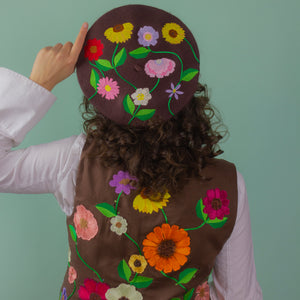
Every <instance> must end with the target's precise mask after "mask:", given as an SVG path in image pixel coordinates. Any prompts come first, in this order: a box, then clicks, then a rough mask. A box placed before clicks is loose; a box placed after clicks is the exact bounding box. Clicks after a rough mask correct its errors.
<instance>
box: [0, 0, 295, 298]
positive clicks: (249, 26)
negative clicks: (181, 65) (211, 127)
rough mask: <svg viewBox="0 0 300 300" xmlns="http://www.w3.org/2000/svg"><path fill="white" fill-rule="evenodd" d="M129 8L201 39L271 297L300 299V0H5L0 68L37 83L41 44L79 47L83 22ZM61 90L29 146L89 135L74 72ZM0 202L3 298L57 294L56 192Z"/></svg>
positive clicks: (62, 257) (63, 254)
mask: <svg viewBox="0 0 300 300" xmlns="http://www.w3.org/2000/svg"><path fill="white" fill-rule="evenodd" d="M129 3H139V4H148V5H153V6H157V7H159V8H162V9H165V10H167V11H169V12H171V13H173V14H175V15H177V16H178V17H179V18H180V19H182V21H183V22H185V23H186V24H187V25H188V26H189V28H190V29H191V30H192V32H193V33H194V35H195V37H196V39H197V41H198V44H199V49H200V54H201V59H200V60H201V82H202V83H206V84H207V85H208V87H209V88H210V92H211V101H212V103H213V104H214V105H215V106H216V107H217V108H218V109H219V111H220V112H221V114H222V117H223V121H224V123H225V124H226V125H227V126H228V128H229V131H230V137H229V138H228V139H227V140H226V142H225V143H222V144H221V147H222V149H223V150H224V151H225V153H224V154H223V155H222V156H221V157H220V158H224V159H227V160H229V161H232V162H234V163H235V164H236V166H237V169H238V170H239V171H240V172H241V173H242V175H243V176H244V179H245V181H246V186H247V191H248V198H249V205H250V215H251V222H252V235H253V243H254V254H255V261H256V269H257V278H258V281H259V283H260V285H261V287H262V290H263V294H264V299H267V300H277V299H278V300H279V299H297V295H299V288H298V287H299V269H300V259H299V253H300V241H299V221H298V216H299V211H300V210H299V209H300V204H299V203H300V201H299V200H300V199H299V180H300V174H299V170H300V160H299V152H300V142H299V129H300V122H299V113H300V104H299V101H300V97H299V95H300V93H299V87H300V80H299V77H300V76H299V69H300V60H299V54H300V42H299V37H300V18H299V10H300V1H299V0H285V1H283V0H251V1H250V0H249V1H245V0H213V1H212V0H186V1H179V0H164V1H161V0H160V1H155V0H152V1H143V2H141V1H117V0H113V1H104V0H85V1H84V0H82V1H79V0H51V1H49V0H43V1H37V0H26V1H21V0H10V1H5V0H0V33H1V35H0V37H1V42H0V43H1V44H0V45H1V46H0V66H3V67H7V68H10V69H12V70H14V71H16V72H19V73H21V74H23V75H25V76H29V75H30V72H31V68H32V64H33V62H34V59H35V56H36V54H37V53H38V51H39V50H40V49H41V48H43V47H45V46H49V45H51V46H53V45H55V44H56V43H58V42H62V43H65V42H66V41H68V40H71V41H74V40H75V37H76V35H77V32H78V30H79V28H80V26H81V24H82V23H83V22H84V21H87V22H89V24H90V25H92V24H93V22H94V21H96V20H97V18H98V17H100V16H101V15H102V14H103V13H105V12H106V11H108V10H110V9H112V8H114V7H116V6H120V5H123V4H129ZM53 93H54V94H55V95H56V96H57V97H58V100H57V102H56V103H55V105H54V106H53V107H52V108H51V109H50V111H49V112H48V113H47V115H46V116H45V117H44V118H43V120H42V121H41V122H40V123H39V124H38V125H37V126H36V127H35V128H34V129H33V130H32V131H31V132H30V133H29V134H28V135H27V136H26V138H25V140H24V142H23V143H22V144H21V145H20V147H27V146H30V145H34V144H40V143H46V142H51V141H53V140H58V139H62V138H65V137H69V136H71V135H78V134H80V132H81V131H82V121H81V115H80V113H79V109H78V107H79V104H80V102H81V100H82V92H81V89H80V87H79V85H78V83H77V79H76V76H75V74H73V75H72V76H71V77H70V78H68V79H67V80H66V81H64V82H63V83H61V84H59V85H58V86H57V87H55V88H54V90H53ZM0 101H1V99H0ZM20 101H22V99H20ZM0 167H1V166H0ZM0 205H1V206H0V236H1V242H0V245H1V246H0V298H1V299H9V300H17V299H34V300H35V299H43V300H53V299H58V294H59V288H60V285H61V284H62V281H63V276H64V273H65V270H66V267H67V249H68V245H67V227H66V225H65V215H64V213H63V212H62V211H61V209H60V207H59V206H58V203H57V201H56V199H55V197H54V196H53V195H49V194H45V195H44V194H42V195H14V194H0ZM241 300H243V299H241ZM253 300H255V299H253Z"/></svg>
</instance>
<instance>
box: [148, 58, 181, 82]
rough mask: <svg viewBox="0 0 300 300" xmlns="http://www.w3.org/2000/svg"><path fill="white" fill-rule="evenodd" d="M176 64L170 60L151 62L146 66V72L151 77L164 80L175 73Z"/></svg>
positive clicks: (162, 59) (163, 59)
mask: <svg viewBox="0 0 300 300" xmlns="http://www.w3.org/2000/svg"><path fill="white" fill-rule="evenodd" d="M175 66H176V64H175V62H174V61H173V60H171V59H168V58H161V59H156V60H149V61H148V62H147V63H146V65H145V72H146V74H147V75H149V76H150V77H157V78H163V77H166V76H168V75H170V74H172V73H173V72H174V71H175Z"/></svg>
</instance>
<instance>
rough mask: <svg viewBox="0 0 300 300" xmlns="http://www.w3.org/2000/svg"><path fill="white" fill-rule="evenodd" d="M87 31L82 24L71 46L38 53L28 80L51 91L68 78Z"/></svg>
mask: <svg viewBox="0 0 300 300" xmlns="http://www.w3.org/2000/svg"><path fill="white" fill-rule="evenodd" d="M87 31H88V23H86V22H85V23H83V25H82V26H81V28H80V31H79V34H78V36H77V38H76V41H75V43H74V45H73V43H71V42H67V43H65V44H64V45H63V44H61V43H58V44H56V45H55V46H54V47H50V46H49V47H45V48H43V49H41V50H40V51H39V53H38V54H37V56H36V59H35V61H34V64H33V67H32V71H31V75H30V77H29V78H30V79H31V80H33V81H35V82H36V83H38V84H39V85H41V86H43V87H44V88H46V89H47V90H49V91H51V90H52V89H53V88H54V87H55V86H56V85H57V84H58V83H59V82H61V81H63V80H64V79H66V78H67V77H69V76H70V75H71V74H72V73H73V72H74V70H75V65H76V63H77V60H78V57H79V54H80V51H81V49H82V46H83V44H84V40H85V37H86V34H87Z"/></svg>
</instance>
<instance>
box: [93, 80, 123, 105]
mask: <svg viewBox="0 0 300 300" xmlns="http://www.w3.org/2000/svg"><path fill="white" fill-rule="evenodd" d="M119 89H120V87H119V86H118V83H117V82H116V81H114V80H113V79H111V78H108V77H105V78H101V79H99V83H98V84H97V91H98V94H100V95H101V96H102V97H104V98H105V99H107V100H113V99H115V98H116V97H117V96H118V95H119Z"/></svg>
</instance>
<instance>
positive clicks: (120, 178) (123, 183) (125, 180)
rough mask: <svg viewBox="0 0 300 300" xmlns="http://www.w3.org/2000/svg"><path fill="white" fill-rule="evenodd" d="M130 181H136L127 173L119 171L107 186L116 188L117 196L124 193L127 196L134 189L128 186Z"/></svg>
mask: <svg viewBox="0 0 300 300" xmlns="http://www.w3.org/2000/svg"><path fill="white" fill-rule="evenodd" d="M132 180H137V178H136V177H133V176H131V175H130V174H129V173H128V172H123V171H119V172H118V174H115V175H113V179H112V180H111V181H110V182H109V185H110V186H111V187H116V189H115V192H116V193H117V194H120V193H121V192H124V193H125V194H126V195H129V194H130V190H132V189H133V190H135V189H136V188H135V187H134V186H132V185H131V184H130V182H131V181H132Z"/></svg>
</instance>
